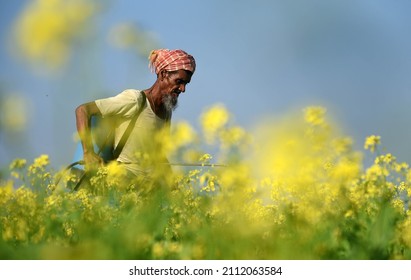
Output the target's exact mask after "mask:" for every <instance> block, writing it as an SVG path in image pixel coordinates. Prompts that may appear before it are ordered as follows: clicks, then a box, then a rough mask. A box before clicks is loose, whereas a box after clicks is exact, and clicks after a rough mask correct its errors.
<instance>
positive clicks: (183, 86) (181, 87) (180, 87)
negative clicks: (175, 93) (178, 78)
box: [178, 84, 186, 92]
mask: <svg viewBox="0 0 411 280" xmlns="http://www.w3.org/2000/svg"><path fill="white" fill-rule="evenodd" d="M178 90H179V91H181V92H185V91H186V85H185V84H181V85H180V86H179V87H178Z"/></svg>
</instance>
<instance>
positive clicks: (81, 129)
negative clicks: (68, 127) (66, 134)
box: [76, 101, 103, 167]
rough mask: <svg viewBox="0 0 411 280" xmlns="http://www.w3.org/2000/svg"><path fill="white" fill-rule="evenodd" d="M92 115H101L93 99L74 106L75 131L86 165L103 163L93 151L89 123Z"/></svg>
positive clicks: (93, 165) (94, 165) (91, 165)
mask: <svg viewBox="0 0 411 280" xmlns="http://www.w3.org/2000/svg"><path fill="white" fill-rule="evenodd" d="M93 115H101V112H100V110H99V108H98V107H97V105H96V103H95V102H94V101H93V102H88V103H85V104H82V105H80V106H78V107H77V108H76V126H77V132H78V134H79V136H80V139H81V144H82V146H83V157H84V162H85V165H86V167H96V166H99V165H101V164H103V159H102V158H101V157H100V156H99V155H97V154H96V153H95V152H94V147H93V141H92V136H91V125H90V123H91V117H92V116H93Z"/></svg>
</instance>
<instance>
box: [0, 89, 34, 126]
mask: <svg viewBox="0 0 411 280" xmlns="http://www.w3.org/2000/svg"><path fill="white" fill-rule="evenodd" d="M29 107H30V106H29V102H28V100H27V99H25V98H24V97H22V96H20V95H18V94H12V95H9V96H6V97H3V98H2V100H1V103H0V126H1V127H3V128H6V130H8V131H11V132H20V131H22V130H24V129H25V128H26V125H27V120H28V115H29Z"/></svg>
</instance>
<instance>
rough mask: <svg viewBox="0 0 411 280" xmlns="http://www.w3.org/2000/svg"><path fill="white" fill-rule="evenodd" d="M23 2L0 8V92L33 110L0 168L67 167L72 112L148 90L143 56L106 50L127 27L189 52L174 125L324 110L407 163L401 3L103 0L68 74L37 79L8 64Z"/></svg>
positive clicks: (1, 146) (8, 139) (410, 6)
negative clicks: (191, 65) (40, 163)
mask: <svg viewBox="0 0 411 280" xmlns="http://www.w3.org/2000/svg"><path fill="white" fill-rule="evenodd" d="M27 2H29V1H22V0H19V1H7V2H3V3H2V4H0V5H1V9H0V40H1V45H0V65H1V68H0V93H2V94H3V95H5V94H6V93H10V92H18V93H19V94H21V95H24V96H25V97H26V98H28V99H29V100H30V103H31V109H30V112H31V113H30V120H29V123H28V128H27V131H26V132H24V133H20V134H18V135H8V134H7V131H4V130H1V131H0V166H4V165H6V164H8V163H9V161H10V160H11V159H13V158H15V157H22V158H28V159H32V158H33V157H36V156H38V155H40V154H43V153H46V154H49V155H50V157H51V161H52V163H54V164H55V165H57V166H60V165H64V164H66V163H69V162H70V161H71V159H72V154H73V152H74V150H75V145H74V143H73V140H72V135H73V133H74V131H75V119H74V109H75V108H76V106H77V105H79V104H81V103H83V102H86V101H90V100H93V99H95V98H101V97H106V96H111V95H115V94H117V93H119V92H120V91H122V90H123V89H126V88H138V89H144V88H148V87H149V86H150V85H151V84H152V82H153V81H154V75H153V74H151V73H150V72H149V70H148V68H147V60H146V59H145V58H142V57H139V56H136V55H135V54H134V53H132V52H130V51H124V50H120V49H117V48H114V47H113V46H111V45H110V44H109V43H108V42H107V39H106V38H107V34H108V31H109V29H110V27H112V26H113V25H115V24H119V23H123V22H134V23H136V24H138V25H139V26H142V27H143V28H144V29H145V30H147V31H150V32H152V33H153V34H155V36H156V38H157V39H158V41H159V42H160V44H161V47H164V48H169V49H175V48H181V49H184V50H186V51H187V52H189V53H191V54H193V55H194V56H195V58H196V61H197V71H196V73H195V75H194V77H193V79H192V82H191V83H190V85H189V86H188V88H187V91H186V93H185V94H183V95H182V96H181V98H180V106H179V108H178V109H177V111H176V113H175V115H174V119H175V120H187V121H189V122H190V123H191V124H192V125H193V126H197V124H198V119H199V116H200V114H201V112H202V111H203V110H204V109H205V108H207V107H209V106H211V105H213V104H215V103H223V104H224V105H225V106H226V107H227V108H228V109H229V110H230V111H231V113H232V114H233V115H234V117H235V120H236V122H237V123H239V124H240V125H242V126H244V127H246V128H251V127H253V126H254V124H256V123H258V122H259V120H260V119H261V118H262V117H263V116H267V115H268V116H272V117H274V118H276V117H281V116H282V115H284V114H286V113H287V112H289V111H290V110H300V109H302V108H304V107H306V106H311V105H322V106H325V107H327V108H328V113H329V114H330V115H331V116H333V117H334V118H335V119H336V120H337V121H338V122H339V123H340V124H341V126H342V127H343V129H344V131H345V133H346V134H347V135H349V136H351V137H353V138H354V141H355V144H356V146H357V147H358V148H362V144H363V141H364V138H365V137H366V136H368V135H371V134H376V135H380V136H381V137H382V142H383V145H384V147H385V148H386V149H387V151H389V152H391V153H393V154H394V155H396V156H397V158H398V159H399V160H401V161H408V162H411V149H410V148H409V143H411V129H410V124H409V123H410V120H411V110H410V109H409V106H410V105H411V94H410V90H411V79H410V78H409V76H410V73H411V40H410V36H409V30H411V18H410V17H409V14H410V12H411V2H409V1H388V0H385V1H373V0H363V1H330V0H314V1H303V0H298V1H241V0H237V1H235V0H226V1H217V0H211V1H200V0H193V1H181V0H180V1H159V2H156V4H155V5H154V4H153V2H152V1H131V0H118V1H109V2H110V5H109V8H108V9H107V10H105V11H104V12H103V13H101V14H100V15H99V16H98V18H97V19H96V21H95V24H96V25H95V31H96V32H95V34H94V36H93V37H90V38H89V39H88V40H86V41H84V42H82V45H81V47H78V48H76V49H75V51H76V52H75V53H74V56H73V60H72V61H71V62H70V65H69V66H68V67H67V70H66V72H65V74H64V75H38V74H36V73H34V72H33V71H32V70H31V69H30V68H29V67H27V65H25V64H24V63H22V62H21V61H19V60H16V59H14V58H13V57H11V55H10V51H9V49H8V45H9V43H8V41H9V38H10V37H9V35H10V34H9V32H10V28H11V25H12V23H13V21H14V20H15V18H16V17H17V16H18V14H19V12H21V9H22V8H23V7H24V5H25V4H26V3H27ZM16 113H18V112H16Z"/></svg>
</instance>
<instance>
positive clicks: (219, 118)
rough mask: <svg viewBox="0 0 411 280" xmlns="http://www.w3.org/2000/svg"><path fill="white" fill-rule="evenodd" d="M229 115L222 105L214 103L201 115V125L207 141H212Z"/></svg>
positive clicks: (226, 121)
mask: <svg viewBox="0 0 411 280" xmlns="http://www.w3.org/2000/svg"><path fill="white" fill-rule="evenodd" d="M229 118H230V115H229V113H228V111H227V109H226V108H225V106H224V105H221V104H216V105H214V106H213V107H212V108H210V109H208V110H207V111H205V112H204V113H203V114H202V115H201V125H202V128H203V132H204V136H205V138H206V141H207V142H208V143H213V142H214V140H215V139H216V137H217V136H219V133H220V132H221V131H222V130H223V128H224V126H225V125H226V124H227V123H228V121H229Z"/></svg>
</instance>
